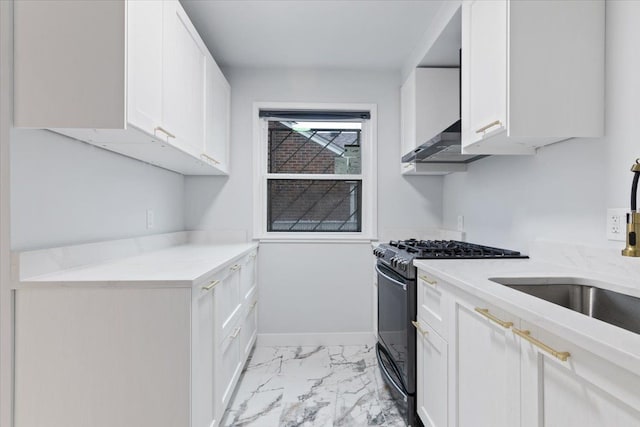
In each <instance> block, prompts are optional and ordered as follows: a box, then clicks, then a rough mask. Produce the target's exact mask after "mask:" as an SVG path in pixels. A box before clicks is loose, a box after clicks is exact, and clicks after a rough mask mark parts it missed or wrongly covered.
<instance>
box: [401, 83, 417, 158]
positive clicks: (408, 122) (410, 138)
mask: <svg viewBox="0 0 640 427" xmlns="http://www.w3.org/2000/svg"><path fill="white" fill-rule="evenodd" d="M400 134H401V135H400V144H401V145H400V157H402V156H404V155H405V154H407V153H409V152H410V151H412V150H413V149H414V148H416V74H415V71H414V72H413V73H411V74H410V75H409V77H408V78H407V81H406V82H405V83H404V84H403V85H402V88H401V89H400Z"/></svg>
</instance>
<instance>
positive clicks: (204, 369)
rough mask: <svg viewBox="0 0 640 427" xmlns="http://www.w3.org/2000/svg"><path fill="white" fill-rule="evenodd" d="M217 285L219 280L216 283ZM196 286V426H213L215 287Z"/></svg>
mask: <svg viewBox="0 0 640 427" xmlns="http://www.w3.org/2000/svg"><path fill="white" fill-rule="evenodd" d="M212 284H213V285H215V283H212ZM207 287H208V286H205V287H202V288H200V287H198V288H195V289H194V310H193V320H192V337H193V344H192V345H193V350H192V355H191V358H192V361H193V362H192V365H191V378H192V382H193V397H192V400H193V424H192V425H193V426H194V427H200V426H202V427H209V426H210V425H212V424H213V422H214V421H215V394H214V393H215V381H214V380H215V377H214V366H215V361H214V343H215V329H214V328H215V317H214V315H215V311H214V301H213V295H214V293H213V291H212V289H207Z"/></svg>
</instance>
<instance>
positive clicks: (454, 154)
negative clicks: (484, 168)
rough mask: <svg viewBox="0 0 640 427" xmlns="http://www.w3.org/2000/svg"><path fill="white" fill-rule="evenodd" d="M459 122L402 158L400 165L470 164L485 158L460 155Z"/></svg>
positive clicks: (460, 137) (460, 136) (473, 155)
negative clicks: (413, 163)
mask: <svg viewBox="0 0 640 427" xmlns="http://www.w3.org/2000/svg"><path fill="white" fill-rule="evenodd" d="M460 128H461V126H460V120H458V121H456V122H455V123H454V124H452V125H451V126H449V127H448V128H447V129H445V130H444V131H443V132H442V133H440V134H438V135H436V136H435V137H433V138H431V139H430V140H428V141H426V142H424V143H423V144H421V145H419V146H418V147H417V148H416V149H414V150H412V151H410V152H409V153H407V154H405V155H404V156H402V163H412V162H417V163H471V162H473V161H475V160H479V159H481V158H483V157H486V156H479V155H476V154H462V145H461V141H462V135H461V129H460Z"/></svg>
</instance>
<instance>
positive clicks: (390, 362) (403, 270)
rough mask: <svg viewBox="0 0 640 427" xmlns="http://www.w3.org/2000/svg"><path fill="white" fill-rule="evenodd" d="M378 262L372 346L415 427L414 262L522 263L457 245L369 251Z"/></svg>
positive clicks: (426, 243)
mask: <svg viewBox="0 0 640 427" xmlns="http://www.w3.org/2000/svg"><path fill="white" fill-rule="evenodd" d="M373 254H374V255H375V256H376V257H377V258H378V260H377V262H376V271H377V276H378V344H377V345H376V355H377V357H378V365H379V367H380V371H381V373H382V376H383V378H384V380H385V382H386V383H387V385H388V386H389V390H390V391H391V394H392V396H393V397H394V399H395V401H396V406H397V407H398V409H399V410H400V412H401V414H402V415H403V416H404V418H405V420H406V423H407V425H408V426H411V427H413V426H421V425H422V423H421V422H420V419H419V418H418V416H417V412H416V331H415V329H414V328H413V327H412V323H411V322H412V321H414V320H416V315H417V299H418V297H417V282H416V276H417V273H416V271H417V269H416V267H414V265H413V261H414V260H416V259H449V260H452V261H451V262H455V261H454V260H461V259H495V258H528V257H527V256H525V255H522V254H520V252H517V251H512V250H508V249H500V248H494V247H490V246H482V245H476V244H473V243H467V242H460V241H457V240H416V239H408V240H397V241H396V240H392V241H390V242H389V243H388V244H387V243H383V244H380V245H379V246H378V247H377V248H375V249H374V250H373Z"/></svg>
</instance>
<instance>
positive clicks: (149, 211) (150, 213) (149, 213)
mask: <svg viewBox="0 0 640 427" xmlns="http://www.w3.org/2000/svg"><path fill="white" fill-rule="evenodd" d="M154 219H155V218H154V215H153V209H147V228H148V229H150V228H153V223H154Z"/></svg>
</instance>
